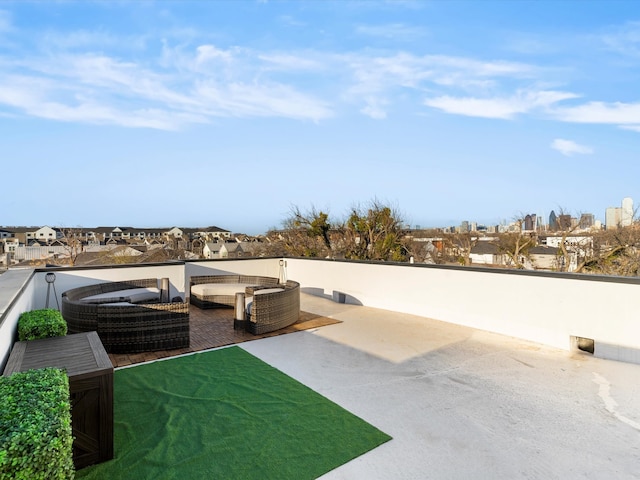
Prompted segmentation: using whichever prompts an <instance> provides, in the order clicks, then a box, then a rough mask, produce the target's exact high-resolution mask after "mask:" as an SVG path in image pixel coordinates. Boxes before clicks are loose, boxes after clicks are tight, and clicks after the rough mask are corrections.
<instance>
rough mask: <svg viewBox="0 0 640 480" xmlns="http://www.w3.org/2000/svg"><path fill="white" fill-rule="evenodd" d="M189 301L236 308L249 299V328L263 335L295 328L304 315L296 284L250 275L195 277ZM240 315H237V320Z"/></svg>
mask: <svg viewBox="0 0 640 480" xmlns="http://www.w3.org/2000/svg"><path fill="white" fill-rule="evenodd" d="M189 285H190V287H189V291H190V295H189V301H190V303H191V304H193V305H195V306H197V307H199V308H216V307H233V306H235V305H236V295H237V294H242V295H244V297H245V302H246V303H245V310H244V312H242V313H241V315H242V316H243V317H244V319H245V320H246V321H245V328H246V329H247V331H249V332H251V333H253V334H254V335H259V334H263V333H267V332H272V331H274V330H279V329H281V328H285V327H288V326H289V325H293V324H294V323H295V322H297V321H298V317H299V315H300V284H299V283H298V282H294V281H292V280H288V281H287V282H286V283H284V284H281V283H278V279H277V278H273V277H262V276H250V275H207V276H193V277H191V280H190V282H189ZM237 315H238V312H236V316H237Z"/></svg>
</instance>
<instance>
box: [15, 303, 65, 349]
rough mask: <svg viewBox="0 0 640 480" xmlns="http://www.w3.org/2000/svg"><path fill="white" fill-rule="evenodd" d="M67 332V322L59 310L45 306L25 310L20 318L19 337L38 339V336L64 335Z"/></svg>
mask: <svg viewBox="0 0 640 480" xmlns="http://www.w3.org/2000/svg"><path fill="white" fill-rule="evenodd" d="M66 334H67V322H65V321H64V318H62V314H61V313H60V312H59V311H58V310H54V309H52V308H43V309H42V310H31V311H30V312H24V313H23V314H22V315H20V318H18V339H19V340H20V341H23V340H37V339H38V338H49V337H63V336H64V335H66Z"/></svg>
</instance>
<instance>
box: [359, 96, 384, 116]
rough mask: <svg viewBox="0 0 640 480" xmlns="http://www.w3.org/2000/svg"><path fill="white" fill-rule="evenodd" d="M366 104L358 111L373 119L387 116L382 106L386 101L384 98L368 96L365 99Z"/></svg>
mask: <svg viewBox="0 0 640 480" xmlns="http://www.w3.org/2000/svg"><path fill="white" fill-rule="evenodd" d="M365 101H366V106H365V107H363V108H362V109H361V110H360V113H363V114H364V115H367V116H368V117H371V118H373V119H375V120H383V119H385V118H387V112H386V110H385V109H384V108H383V107H384V106H385V105H386V104H387V103H388V102H387V101H386V100H384V99H380V98H375V97H368V98H366V99H365Z"/></svg>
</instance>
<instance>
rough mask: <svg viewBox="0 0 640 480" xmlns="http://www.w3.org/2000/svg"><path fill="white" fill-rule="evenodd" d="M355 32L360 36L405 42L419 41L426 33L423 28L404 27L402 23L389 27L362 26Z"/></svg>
mask: <svg viewBox="0 0 640 480" xmlns="http://www.w3.org/2000/svg"><path fill="white" fill-rule="evenodd" d="M355 31H356V33H357V34H359V35H367V36H371V37H380V38H385V39H393V40H404V41H408V40H410V41H417V40H418V39H419V38H421V37H423V36H424V35H425V33H426V32H425V30H424V29H423V28H419V27H412V26H408V25H403V24H401V23H392V24H387V25H360V26H358V27H356V30H355Z"/></svg>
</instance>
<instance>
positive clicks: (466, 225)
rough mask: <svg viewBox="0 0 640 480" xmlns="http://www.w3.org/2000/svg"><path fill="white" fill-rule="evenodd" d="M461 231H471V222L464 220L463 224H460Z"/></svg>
mask: <svg viewBox="0 0 640 480" xmlns="http://www.w3.org/2000/svg"><path fill="white" fill-rule="evenodd" d="M460 231H461V232H462V233H465V232H468V231H469V222H468V221H467V220H463V221H462V223H461V224H460Z"/></svg>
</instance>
